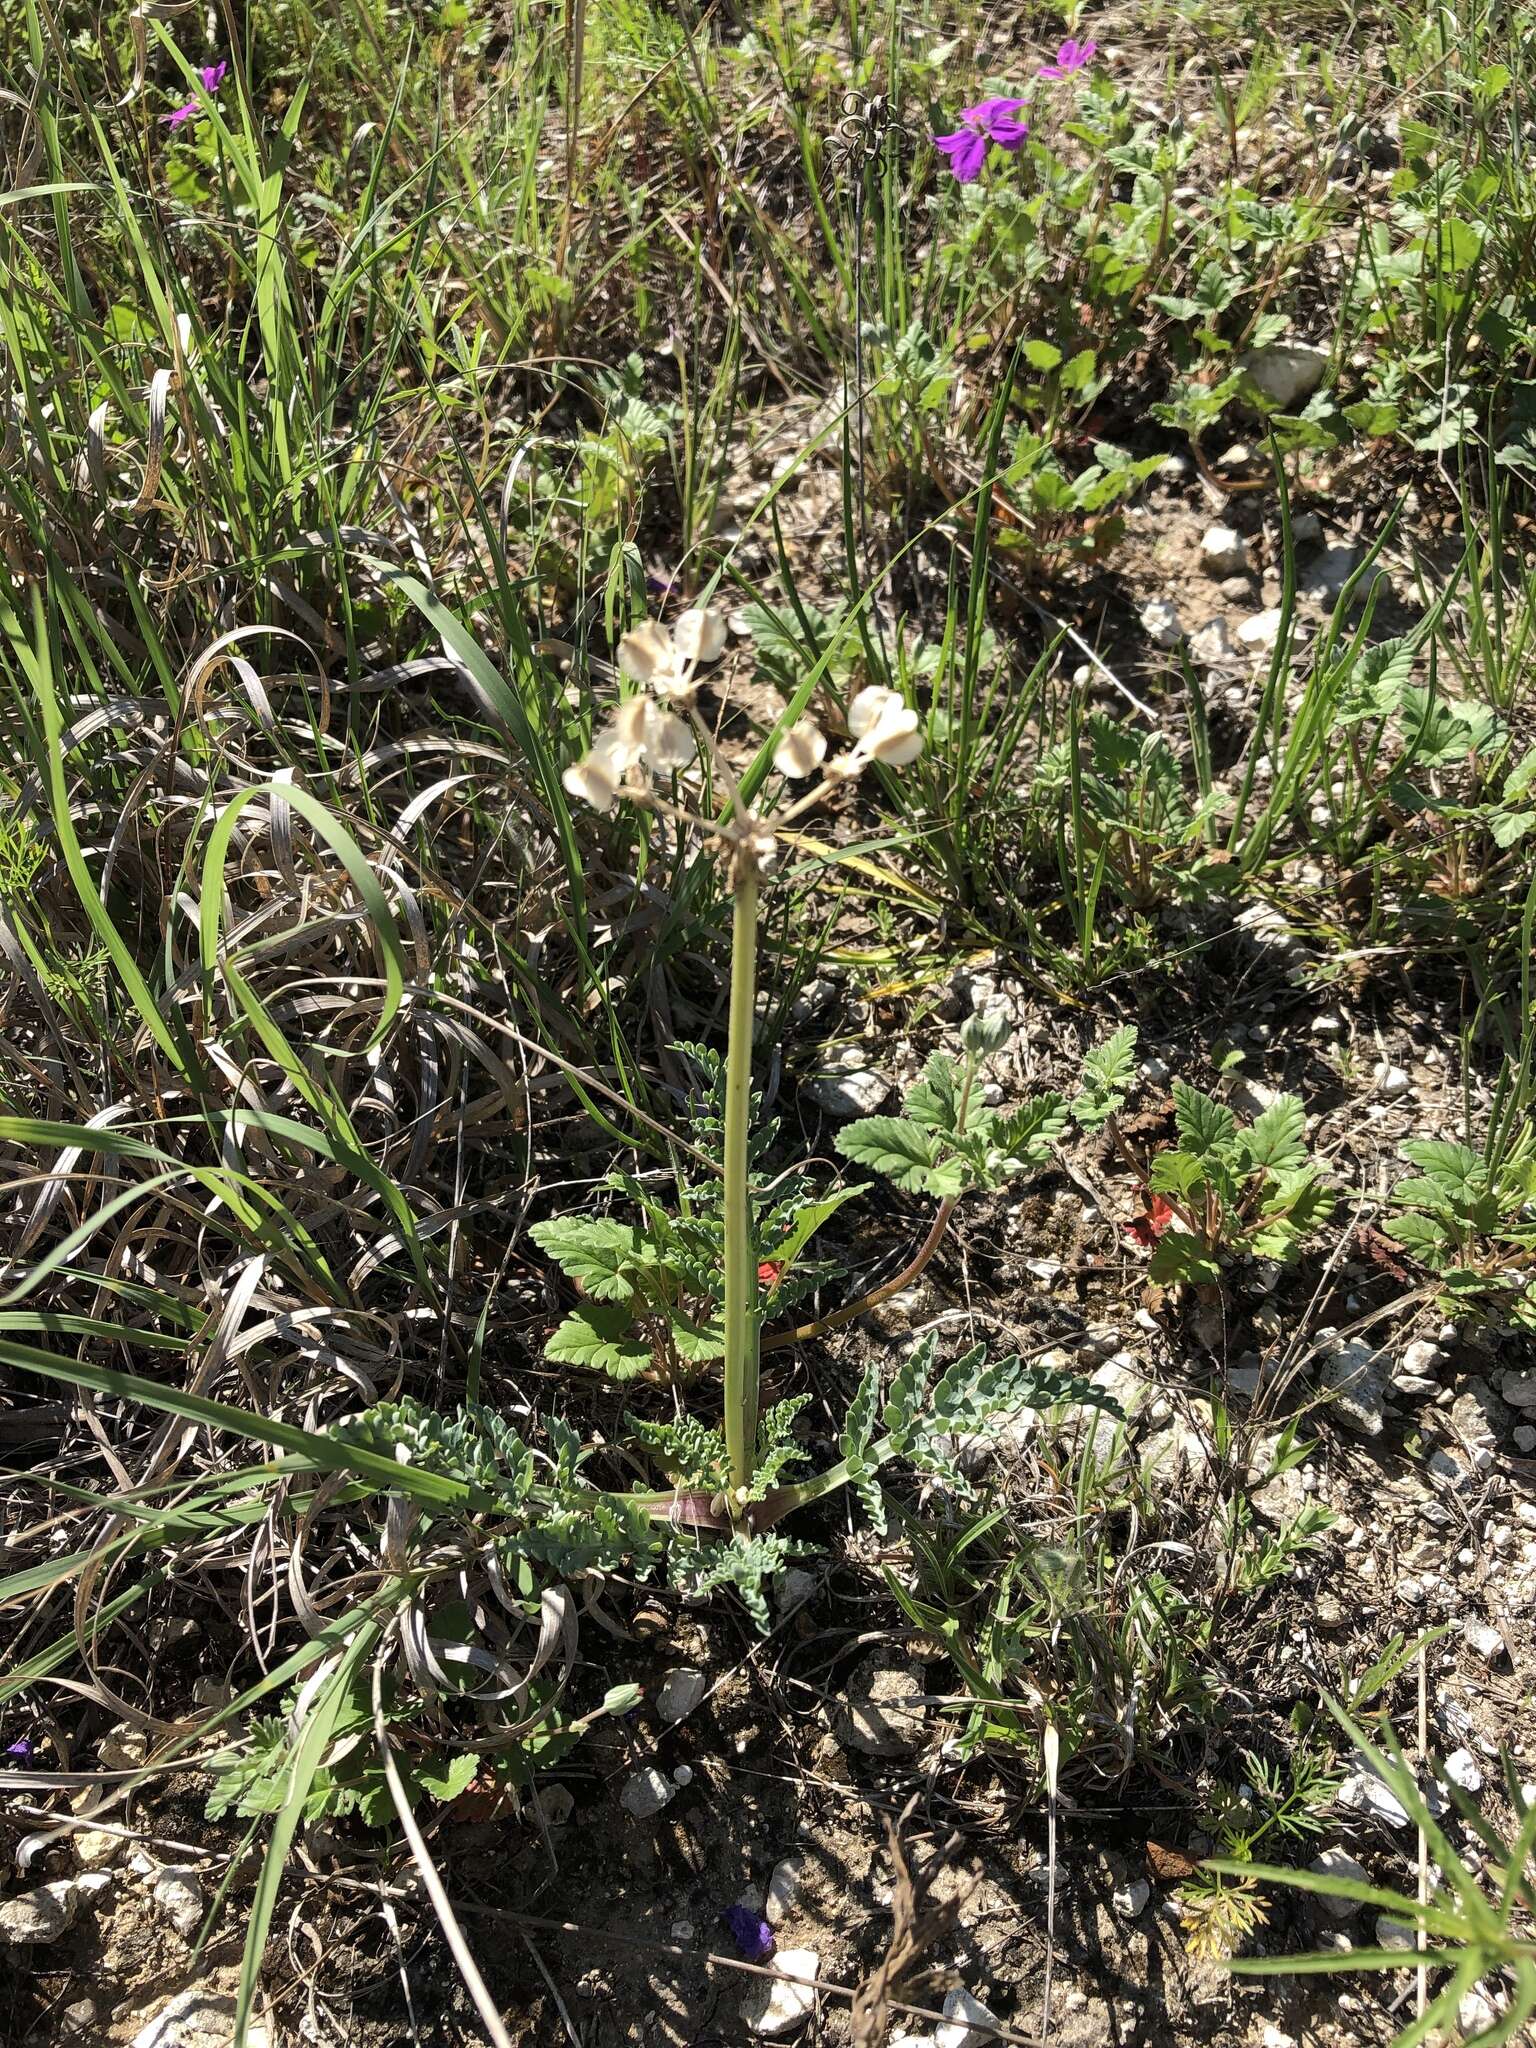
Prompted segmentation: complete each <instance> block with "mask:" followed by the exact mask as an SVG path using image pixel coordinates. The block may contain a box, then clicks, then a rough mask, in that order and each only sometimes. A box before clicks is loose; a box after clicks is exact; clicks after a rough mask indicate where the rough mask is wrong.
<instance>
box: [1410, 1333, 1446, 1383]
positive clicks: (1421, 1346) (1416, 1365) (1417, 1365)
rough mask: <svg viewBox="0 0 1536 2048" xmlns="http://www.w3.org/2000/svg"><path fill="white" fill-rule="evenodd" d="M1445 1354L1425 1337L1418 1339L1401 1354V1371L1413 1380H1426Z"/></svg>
mask: <svg viewBox="0 0 1536 2048" xmlns="http://www.w3.org/2000/svg"><path fill="white" fill-rule="evenodd" d="M1444 1356H1445V1353H1444V1352H1443V1351H1442V1350H1441V1349H1440V1346H1439V1345H1438V1344H1431V1343H1430V1342H1429V1340H1428V1339H1427V1338H1425V1337H1418V1338H1416V1339H1415V1340H1414V1342H1413V1343H1412V1344H1410V1345H1409V1346H1408V1348H1407V1350H1406V1351H1405V1352H1404V1353H1403V1361H1402V1363H1403V1371H1404V1372H1406V1373H1412V1374H1413V1375H1414V1377H1415V1378H1427V1377H1428V1376H1429V1375H1430V1374H1431V1373H1432V1372H1433V1371H1434V1369H1435V1367H1436V1366H1437V1365H1438V1364H1439V1363H1440V1361H1441V1360H1442V1359H1443V1358H1444Z"/></svg>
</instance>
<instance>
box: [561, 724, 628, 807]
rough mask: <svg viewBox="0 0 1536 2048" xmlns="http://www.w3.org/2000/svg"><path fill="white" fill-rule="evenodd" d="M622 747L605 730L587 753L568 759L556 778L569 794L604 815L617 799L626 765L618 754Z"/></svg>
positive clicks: (620, 752) (620, 753)
mask: <svg viewBox="0 0 1536 2048" xmlns="http://www.w3.org/2000/svg"><path fill="white" fill-rule="evenodd" d="M622 751H623V750H622V748H621V746H620V745H618V744H617V743H616V741H615V739H614V737H613V735H612V734H611V733H605V734H604V735H603V737H602V738H601V739H599V740H597V741H596V742H595V743H594V744H593V746H592V748H591V751H590V752H589V753H586V754H583V755H582V757H581V759H580V760H579V761H573V762H572V763H571V765H570V767H569V768H567V769H566V771H565V773H564V774H563V775H562V776H561V778H560V780H561V782H562V783H564V785H565V787H566V789H567V790H568V791H569V793H570V794H571V795H572V796H574V797H579V798H580V799H581V801H582V802H583V803H584V804H590V805H591V806H592V808H593V810H594V811H600V812H601V813H602V814H603V815H604V816H606V815H607V814H608V812H609V811H611V810H612V809H613V807H614V805H615V804H616V803H617V802H618V800H619V787H620V785H621V783H622V782H623V780H624V770H625V768H626V766H627V765H628V764H627V763H626V762H625V761H624V760H623V759H622V758H621V755H622Z"/></svg>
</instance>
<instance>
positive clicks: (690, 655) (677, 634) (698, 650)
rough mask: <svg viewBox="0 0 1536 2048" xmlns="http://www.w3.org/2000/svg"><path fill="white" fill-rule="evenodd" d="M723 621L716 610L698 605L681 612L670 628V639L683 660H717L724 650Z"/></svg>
mask: <svg viewBox="0 0 1536 2048" xmlns="http://www.w3.org/2000/svg"><path fill="white" fill-rule="evenodd" d="M725 637H726V636H725V621H724V619H722V618H721V616H720V614H719V613H718V612H716V611H706V610H703V609H702V608H701V607H699V606H698V605H694V606H691V607H690V608H689V610H687V611H685V612H683V613H682V614H681V615H680V616H679V618H678V621H677V624H676V625H675V626H674V627H673V628H672V639H673V642H674V643H675V645H676V647H677V651H678V653H679V654H681V655H682V657H683V659H684V661H689V662H695V663H697V662H701V661H705V662H708V661H718V660H719V659H720V657H721V655H722V654H724V652H725Z"/></svg>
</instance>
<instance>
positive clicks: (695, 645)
mask: <svg viewBox="0 0 1536 2048" xmlns="http://www.w3.org/2000/svg"><path fill="white" fill-rule="evenodd" d="M725 641H726V633H725V621H724V620H723V619H722V618H721V617H720V615H719V613H718V612H712V611H701V610H699V609H698V608H697V607H695V608H694V609H693V610H691V611H686V612H684V613H683V614H682V615H681V616H680V617H679V619H678V621H677V624H676V625H675V626H674V627H673V629H672V631H671V632H668V630H667V628H666V627H665V626H663V625H662V624H660V622H659V621H658V620H656V619H645V620H643V621H642V622H641V624H640V625H638V626H636V627H635V628H634V630H633V632H629V633H626V634H625V635H624V637H623V639H622V640H621V641H620V642H619V669H620V672H621V673H622V674H624V675H626V676H628V677H629V678H630V680H631V681H632V682H636V683H643V684H644V686H645V687H646V689H648V690H652V691H654V692H655V694H656V695H657V696H658V697H660V698H662V699H663V701H667V700H670V701H672V702H674V703H679V704H685V705H686V704H690V703H692V701H693V697H694V693H695V692H696V691H697V689H698V681H697V678H696V677H695V674H694V671H695V669H696V668H697V667H698V666H699V664H700V663H701V662H709V661H718V660H719V659H720V656H721V655H722V654H724V652H725Z"/></svg>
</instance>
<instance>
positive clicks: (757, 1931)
mask: <svg viewBox="0 0 1536 2048" xmlns="http://www.w3.org/2000/svg"><path fill="white" fill-rule="evenodd" d="M721 1918H722V1919H723V1920H724V1922H725V1924H726V1926H727V1927H729V1929H730V1930H731V1939H732V1940H733V1941H734V1942H735V1944H736V1946H737V1947H738V1948H739V1949H740V1950H741V1954H742V1960H743V1961H744V1962H748V1963H761V1962H765V1961H766V1960H767V1958H768V1957H769V1956H771V1955H772V1954H773V1929H772V1928H771V1927H770V1926H769V1925H768V1922H767V1921H766V1920H764V1919H763V1918H762V1917H761V1915H760V1914H757V1913H754V1912H753V1910H752V1908H751V1907H750V1906H727V1907H726V1909H725V1911H724V1913H723V1914H722V1915H721Z"/></svg>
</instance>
